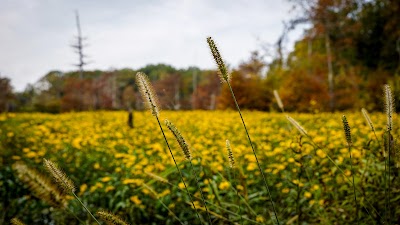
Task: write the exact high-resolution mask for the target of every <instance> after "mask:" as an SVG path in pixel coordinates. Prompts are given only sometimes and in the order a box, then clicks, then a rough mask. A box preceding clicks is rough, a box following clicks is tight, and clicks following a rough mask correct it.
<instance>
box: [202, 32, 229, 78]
mask: <svg viewBox="0 0 400 225" xmlns="http://www.w3.org/2000/svg"><path fill="white" fill-rule="evenodd" d="M207 43H208V46H209V47H210V50H211V54H212V55H213V57H214V60H215V62H216V64H217V66H218V69H219V76H220V78H221V82H227V83H229V81H230V79H231V75H230V74H229V73H228V69H227V68H226V66H225V63H224V60H222V57H221V54H220V53H219V51H218V48H217V45H216V44H215V42H214V40H213V39H212V38H211V37H208V38H207Z"/></svg>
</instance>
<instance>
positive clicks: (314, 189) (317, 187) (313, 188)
mask: <svg viewBox="0 0 400 225" xmlns="http://www.w3.org/2000/svg"><path fill="white" fill-rule="evenodd" d="M318 189H319V186H318V185H316V184H314V185H313V186H312V187H311V190H312V191H317V190H318Z"/></svg>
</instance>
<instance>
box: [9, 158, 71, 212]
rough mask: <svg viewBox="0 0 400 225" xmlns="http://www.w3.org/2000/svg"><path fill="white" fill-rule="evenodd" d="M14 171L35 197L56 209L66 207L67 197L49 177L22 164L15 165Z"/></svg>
mask: <svg viewBox="0 0 400 225" xmlns="http://www.w3.org/2000/svg"><path fill="white" fill-rule="evenodd" d="M12 169H13V170H14V171H15V173H16V175H17V177H18V179H19V180H20V181H22V182H23V183H24V184H25V185H27V187H28V188H29V190H30V191H31V192H32V193H33V195H34V196H36V197H37V198H40V199H42V200H43V201H44V202H46V203H47V204H49V205H51V206H53V207H56V208H63V207H65V206H66V202H67V200H66V196H65V195H64V194H63V193H62V190H60V189H59V188H58V186H57V185H55V184H54V183H53V182H52V181H51V180H50V179H49V178H48V177H46V176H43V175H42V174H40V173H39V172H37V171H36V170H34V169H32V168H29V167H28V166H27V165H26V164H24V163H22V162H16V163H14V164H13V166H12Z"/></svg>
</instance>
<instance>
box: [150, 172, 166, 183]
mask: <svg viewBox="0 0 400 225" xmlns="http://www.w3.org/2000/svg"><path fill="white" fill-rule="evenodd" d="M145 173H146V174H147V175H149V176H150V177H152V178H153V179H155V180H158V181H160V182H162V183H168V180H167V179H165V178H164V177H160V176H158V175H156V174H154V173H150V172H147V171H145Z"/></svg>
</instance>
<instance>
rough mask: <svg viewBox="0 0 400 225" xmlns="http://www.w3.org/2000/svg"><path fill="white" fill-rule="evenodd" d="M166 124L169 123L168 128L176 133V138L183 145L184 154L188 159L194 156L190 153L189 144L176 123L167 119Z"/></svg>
mask: <svg viewBox="0 0 400 225" xmlns="http://www.w3.org/2000/svg"><path fill="white" fill-rule="evenodd" d="M165 124H166V125H167V127H168V129H169V130H170V131H171V132H172V134H174V136H175V139H176V140H177V141H178V143H179V146H181V149H182V151H183V154H184V155H185V158H186V159H187V160H189V161H190V160H191V159H192V156H191V154H190V150H189V145H188V144H187V143H186V140H185V139H184V138H183V136H182V135H181V133H180V132H179V130H178V129H177V128H176V127H175V125H174V124H172V123H171V122H170V121H168V120H165Z"/></svg>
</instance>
